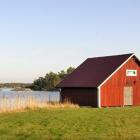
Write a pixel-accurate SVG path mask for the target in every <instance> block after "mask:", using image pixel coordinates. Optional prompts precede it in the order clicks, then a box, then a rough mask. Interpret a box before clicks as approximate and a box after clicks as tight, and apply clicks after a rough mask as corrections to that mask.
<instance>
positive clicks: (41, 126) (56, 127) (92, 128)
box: [0, 107, 140, 140]
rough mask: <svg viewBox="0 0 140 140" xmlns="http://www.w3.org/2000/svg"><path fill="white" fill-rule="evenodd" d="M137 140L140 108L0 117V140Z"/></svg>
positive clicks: (34, 112) (42, 111)
mask: <svg viewBox="0 0 140 140" xmlns="http://www.w3.org/2000/svg"><path fill="white" fill-rule="evenodd" d="M12 139H13V140H24V139H25V140H140V107H126V108H103V109H94V108H79V109H78V108H77V109H76V108H63V109H37V110H28V111H27V112H19V113H3V114H0V140H12Z"/></svg>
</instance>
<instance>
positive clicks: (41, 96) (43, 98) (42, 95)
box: [0, 88, 60, 102]
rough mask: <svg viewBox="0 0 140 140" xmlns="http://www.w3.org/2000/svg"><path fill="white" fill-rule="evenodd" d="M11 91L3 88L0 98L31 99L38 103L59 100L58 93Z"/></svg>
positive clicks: (0, 91)
mask: <svg viewBox="0 0 140 140" xmlns="http://www.w3.org/2000/svg"><path fill="white" fill-rule="evenodd" d="M11 90H12V89H8V88H4V89H1V90H0V98H7V99H16V98H17V97H19V98H23V99H27V98H29V97H33V98H34V99H36V100H38V101H40V102H49V101H55V102H58V101H59V100H60V93H59V92H49V91H11Z"/></svg>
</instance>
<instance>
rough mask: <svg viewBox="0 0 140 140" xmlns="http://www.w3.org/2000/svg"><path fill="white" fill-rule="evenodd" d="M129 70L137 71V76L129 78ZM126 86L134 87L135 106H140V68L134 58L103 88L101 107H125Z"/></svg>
mask: <svg viewBox="0 0 140 140" xmlns="http://www.w3.org/2000/svg"><path fill="white" fill-rule="evenodd" d="M127 69H135V70H137V71H138V73H137V76H136V77H127V76H126V70H127ZM125 86H132V87H133V105H135V106H137V105H140V67H139V65H138V64H137V63H136V62H135V60H134V58H131V59H130V60H129V61H128V62H127V63H126V64H125V65H124V66H123V67H122V68H121V69H120V70H119V71H118V72H116V73H115V74H114V75H113V76H112V77H111V78H110V79H109V80H108V81H107V82H106V83H105V84H104V85H103V86H102V87H101V106H102V107H108V106H123V105H124V96H123V90H124V87H125Z"/></svg>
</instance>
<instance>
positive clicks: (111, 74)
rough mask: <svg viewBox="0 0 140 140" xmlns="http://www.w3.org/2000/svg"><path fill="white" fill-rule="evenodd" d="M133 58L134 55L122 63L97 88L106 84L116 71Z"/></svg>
mask: <svg viewBox="0 0 140 140" xmlns="http://www.w3.org/2000/svg"><path fill="white" fill-rule="evenodd" d="M133 56H135V55H134V54H132V55H131V56H130V57H129V58H128V59H127V60H126V61H125V62H124V63H122V64H121V65H120V66H119V67H118V68H117V69H116V70H115V71H114V72H113V73H112V74H111V75H110V76H109V77H107V78H106V79H105V80H104V81H103V82H102V83H101V84H100V85H99V86H98V88H100V87H101V86H102V85H103V84H104V83H106V82H107V81H108V80H109V79H110V78H111V77H112V76H113V75H114V74H115V73H116V72H117V71H118V70H120V69H121V68H122V67H123V66H124V65H125V64H126V63H127V62H128V61H129V60H130V59H131V58H132V57H133Z"/></svg>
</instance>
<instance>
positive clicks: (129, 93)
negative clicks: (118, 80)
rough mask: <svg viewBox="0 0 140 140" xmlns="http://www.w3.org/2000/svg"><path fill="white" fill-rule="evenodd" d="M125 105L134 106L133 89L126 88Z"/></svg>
mask: <svg viewBox="0 0 140 140" xmlns="http://www.w3.org/2000/svg"><path fill="white" fill-rule="evenodd" d="M124 105H133V87H124Z"/></svg>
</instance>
